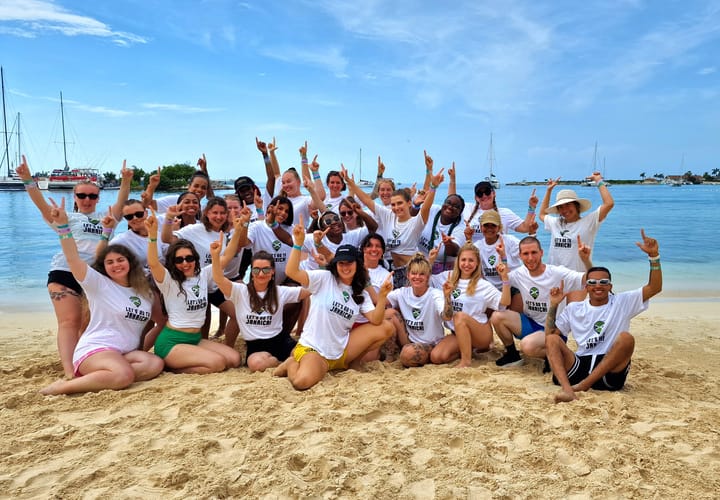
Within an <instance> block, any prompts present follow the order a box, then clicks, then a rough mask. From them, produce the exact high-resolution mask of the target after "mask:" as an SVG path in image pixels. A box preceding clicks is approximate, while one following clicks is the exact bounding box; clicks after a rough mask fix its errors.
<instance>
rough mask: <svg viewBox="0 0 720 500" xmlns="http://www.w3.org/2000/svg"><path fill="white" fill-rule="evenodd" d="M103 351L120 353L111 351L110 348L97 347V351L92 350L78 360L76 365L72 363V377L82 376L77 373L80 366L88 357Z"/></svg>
mask: <svg viewBox="0 0 720 500" xmlns="http://www.w3.org/2000/svg"><path fill="white" fill-rule="evenodd" d="M104 351H115V352H120V351H118V350H117V349H112V348H110V347H98V348H97V349H93V350H92V351H90V352H89V353H87V354H86V355H85V356H83V357H82V358H80V359H78V360H77V363H73V375H75V376H76V377H80V376H82V373H80V371H79V370H80V365H81V364H82V362H83V361H85V360H86V359H88V358H89V357H90V356H92V355H93V354H97V353H99V352H104Z"/></svg>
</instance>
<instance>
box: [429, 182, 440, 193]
mask: <svg viewBox="0 0 720 500" xmlns="http://www.w3.org/2000/svg"><path fill="white" fill-rule="evenodd" d="M437 188H438V185H437V184H433V183H432V182H431V183H430V191H435V190H436V189H437Z"/></svg>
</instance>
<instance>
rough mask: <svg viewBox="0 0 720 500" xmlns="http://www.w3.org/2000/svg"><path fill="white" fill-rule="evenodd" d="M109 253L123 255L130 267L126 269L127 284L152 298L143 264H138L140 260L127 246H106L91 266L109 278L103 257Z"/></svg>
mask: <svg viewBox="0 0 720 500" xmlns="http://www.w3.org/2000/svg"><path fill="white" fill-rule="evenodd" d="M109 253H116V254H118V255H122V256H123V257H125V259H127V261H128V265H129V267H130V269H129V270H128V284H129V285H130V288H132V289H133V290H135V291H136V292H137V293H138V294H140V295H143V296H145V297H148V298H152V296H153V293H152V289H151V288H150V282H149V281H148V279H147V276H146V275H145V270H144V269H143V266H141V265H140V261H139V260H138V258H137V257H136V256H135V254H134V253H133V252H132V251H131V250H130V249H129V248H128V247H126V246H124V245H117V244H114V245H108V246H106V247H105V248H104V249H103V250H101V251H100V253H99V254H98V255H97V258H96V259H95V262H93V264H92V266H91V267H92V268H93V269H95V270H96V271H97V272H99V273H100V274H102V275H103V276H106V277H108V278H110V277H109V276H108V273H107V271H106V270H105V258H106V257H107V255H108V254H109Z"/></svg>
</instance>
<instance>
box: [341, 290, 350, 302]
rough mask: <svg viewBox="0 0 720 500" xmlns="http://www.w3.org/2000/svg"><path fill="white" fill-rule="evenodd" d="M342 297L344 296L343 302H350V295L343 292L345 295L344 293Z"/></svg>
mask: <svg viewBox="0 0 720 500" xmlns="http://www.w3.org/2000/svg"><path fill="white" fill-rule="evenodd" d="M342 296H343V300H345V302H347V301H348V300H350V294H349V293H347V292H343V293H342Z"/></svg>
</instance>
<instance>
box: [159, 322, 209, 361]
mask: <svg viewBox="0 0 720 500" xmlns="http://www.w3.org/2000/svg"><path fill="white" fill-rule="evenodd" d="M201 340H202V334H201V333H200V332H197V333H188V332H181V331H179V330H173V329H172V328H168V327H167V326H166V327H165V328H163V329H162V331H161V332H160V334H159V335H158V336H157V338H156V339H155V354H157V355H158V356H160V357H161V358H163V359H165V358H166V357H167V355H168V354H170V351H171V350H172V348H173V347H175V346H176V345H178V344H192V345H198V344H199V343H200V341H201Z"/></svg>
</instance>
